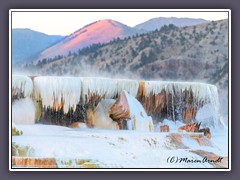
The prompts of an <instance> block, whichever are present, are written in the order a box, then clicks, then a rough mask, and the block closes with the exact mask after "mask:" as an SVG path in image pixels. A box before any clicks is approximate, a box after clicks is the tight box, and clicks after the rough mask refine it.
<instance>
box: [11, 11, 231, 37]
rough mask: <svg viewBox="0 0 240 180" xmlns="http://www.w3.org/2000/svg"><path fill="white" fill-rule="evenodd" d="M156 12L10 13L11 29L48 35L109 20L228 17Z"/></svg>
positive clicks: (128, 22)
mask: <svg viewBox="0 0 240 180" xmlns="http://www.w3.org/2000/svg"><path fill="white" fill-rule="evenodd" d="M18 11H19V10H18ZM79 11H80V10H79ZM81 11H83V10H81ZM85 11H86V10H85ZM94 11H99V10H94ZM107 11H109V10H107ZM129 11H132V10H129ZM135 11H136V10H135ZM156 11H160V12H116V10H114V12H12V28H30V29H32V30H35V31H40V32H43V33H46V34H49V35H69V34H71V33H73V32H74V31H76V30H78V29H79V28H81V27H83V26H85V25H87V24H89V23H91V22H94V21H98V20H101V19H112V20H116V21H119V22H121V23H123V24H126V25H128V26H130V27H133V26H135V25H137V24H139V23H142V22H145V21H147V20H149V19H151V18H156V17H188V18H202V19H206V20H220V19H227V18H228V13H227V12H186V11H184V12H163V10H156ZM165 11H166V10H165Z"/></svg>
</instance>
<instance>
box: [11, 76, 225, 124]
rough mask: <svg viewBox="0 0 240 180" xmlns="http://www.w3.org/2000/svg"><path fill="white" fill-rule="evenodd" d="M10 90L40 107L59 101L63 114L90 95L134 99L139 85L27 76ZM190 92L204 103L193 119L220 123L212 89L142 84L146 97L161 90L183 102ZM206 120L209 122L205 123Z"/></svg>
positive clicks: (14, 79)
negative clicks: (124, 95) (186, 93)
mask: <svg viewBox="0 0 240 180" xmlns="http://www.w3.org/2000/svg"><path fill="white" fill-rule="evenodd" d="M12 88H13V89H17V88H18V89H21V90H22V92H23V93H24V97H30V96H31V95H33V100H34V101H38V100H41V102H42V107H53V106H54V105H55V104H56V103H59V104H60V103H61V102H62V101H63V102H64V103H63V110H64V112H65V113H67V112H68V110H69V108H73V110H75V108H76V105H77V104H78V103H79V102H80V98H82V99H83V102H86V101H87V99H86V98H88V97H90V96H91V95H93V94H97V95H99V96H100V97H105V98H108V99H112V98H115V97H116V96H117V95H118V94H119V93H120V92H121V91H123V90H125V91H126V92H127V93H129V94H130V95H131V96H133V97H136V96H137V92H138V88H139V83H138V81H136V80H127V79H111V78H97V77H95V78H94V77H84V78H83V77H55V76H42V77H35V78H33V82H32V80H31V78H29V77H28V76H23V75H13V76H12ZM190 89H191V90H192V93H193V96H194V97H195V99H197V100H203V101H205V102H207V103H206V104H205V105H204V107H202V108H201V109H200V110H201V113H197V118H196V119H197V120H199V121H206V122H203V123H204V124H205V125H212V126H216V125H219V124H223V122H221V119H220V118H219V99H218V91H217V87H216V86H214V85H210V84H204V83H196V82H164V81H145V91H146V96H149V95H150V93H152V94H158V93H160V92H161V91H162V90H165V91H166V92H167V93H170V94H172V96H173V91H174V95H178V96H179V99H180V100H181V101H183V100H182V99H181V98H182V97H181V93H183V91H184V90H190ZM172 99H173V98H172ZM29 104H31V103H29V102H28V105H25V106H24V104H22V106H23V107H26V106H28V107H29V106H30V105H29ZM196 106H198V102H196ZM200 110H199V111H200ZM209 119H210V120H209ZM209 121H211V122H210V123H209Z"/></svg>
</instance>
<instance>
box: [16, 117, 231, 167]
mask: <svg viewBox="0 0 240 180" xmlns="http://www.w3.org/2000/svg"><path fill="white" fill-rule="evenodd" d="M162 124H168V125H169V126H170V129H172V131H171V132H170V133H173V132H177V127H178V126H179V125H180V124H181V123H180V122H177V123H176V124H175V123H174V122H172V121H167V120H164V121H163V123H162ZM159 125H160V124H159ZM159 125H158V126H159ZM17 128H18V129H20V130H22V131H23V135H22V136H13V137H12V143H16V144H17V145H18V146H19V147H23V148H24V147H26V146H28V147H30V149H29V150H28V151H29V155H28V156H31V157H40V158H56V159H57V162H58V167H60V168H61V167H74V164H71V165H69V164H68V165H67V166H66V164H65V165H64V164H63V163H61V161H65V162H67V161H70V160H76V159H78V160H88V161H91V162H93V163H96V164H97V165H98V166H99V167H101V168H212V167H213V166H212V165H210V164H208V163H170V162H168V160H169V158H171V157H178V158H185V157H188V158H189V159H191V160H202V159H203V158H202V157H200V156H198V155H196V154H194V153H191V152H190V150H205V151H208V152H213V153H215V154H217V155H219V156H223V157H227V156H228V145H227V143H228V142H227V140H228V138H227V135H228V134H227V133H226V132H221V133H219V132H215V131H212V139H211V143H212V144H213V146H212V147H211V146H200V145H199V144H198V143H197V141H195V140H194V139H193V138H190V136H183V138H182V142H183V144H184V145H185V146H187V147H189V148H176V146H175V144H174V143H173V142H171V141H170V139H169V135H170V133H161V132H159V128H158V127H155V132H141V131H129V130H102V129H88V128H79V129H71V128H67V127H61V126H53V125H39V124H34V125H18V126H17ZM182 134H183V135H184V134H186V135H187V134H188V133H182Z"/></svg>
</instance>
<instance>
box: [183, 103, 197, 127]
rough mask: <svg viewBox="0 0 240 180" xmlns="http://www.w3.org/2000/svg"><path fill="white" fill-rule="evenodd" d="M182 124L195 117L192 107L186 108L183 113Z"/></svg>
mask: <svg viewBox="0 0 240 180" xmlns="http://www.w3.org/2000/svg"><path fill="white" fill-rule="evenodd" d="M183 117H184V122H186V123H188V122H189V121H190V120H192V119H195V117H196V110H195V109H194V108H193V107H188V108H187V109H186V110H185V111H184V113H183Z"/></svg>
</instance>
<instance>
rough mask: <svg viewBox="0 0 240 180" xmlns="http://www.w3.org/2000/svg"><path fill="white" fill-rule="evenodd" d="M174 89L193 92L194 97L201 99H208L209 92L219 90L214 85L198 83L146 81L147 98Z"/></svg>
mask: <svg viewBox="0 0 240 180" xmlns="http://www.w3.org/2000/svg"><path fill="white" fill-rule="evenodd" d="M173 88H174V90H175V91H177V92H183V91H184V90H187V91H190V90H191V91H192V92H193V95H194V97H198V98H199V99H206V98H208V96H209V91H216V90H217V88H216V86H214V85H210V84H204V83H198V82H168V81H146V82H145V89H146V96H149V95H150V93H153V94H159V93H161V91H162V90H166V91H168V92H171V91H173Z"/></svg>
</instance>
